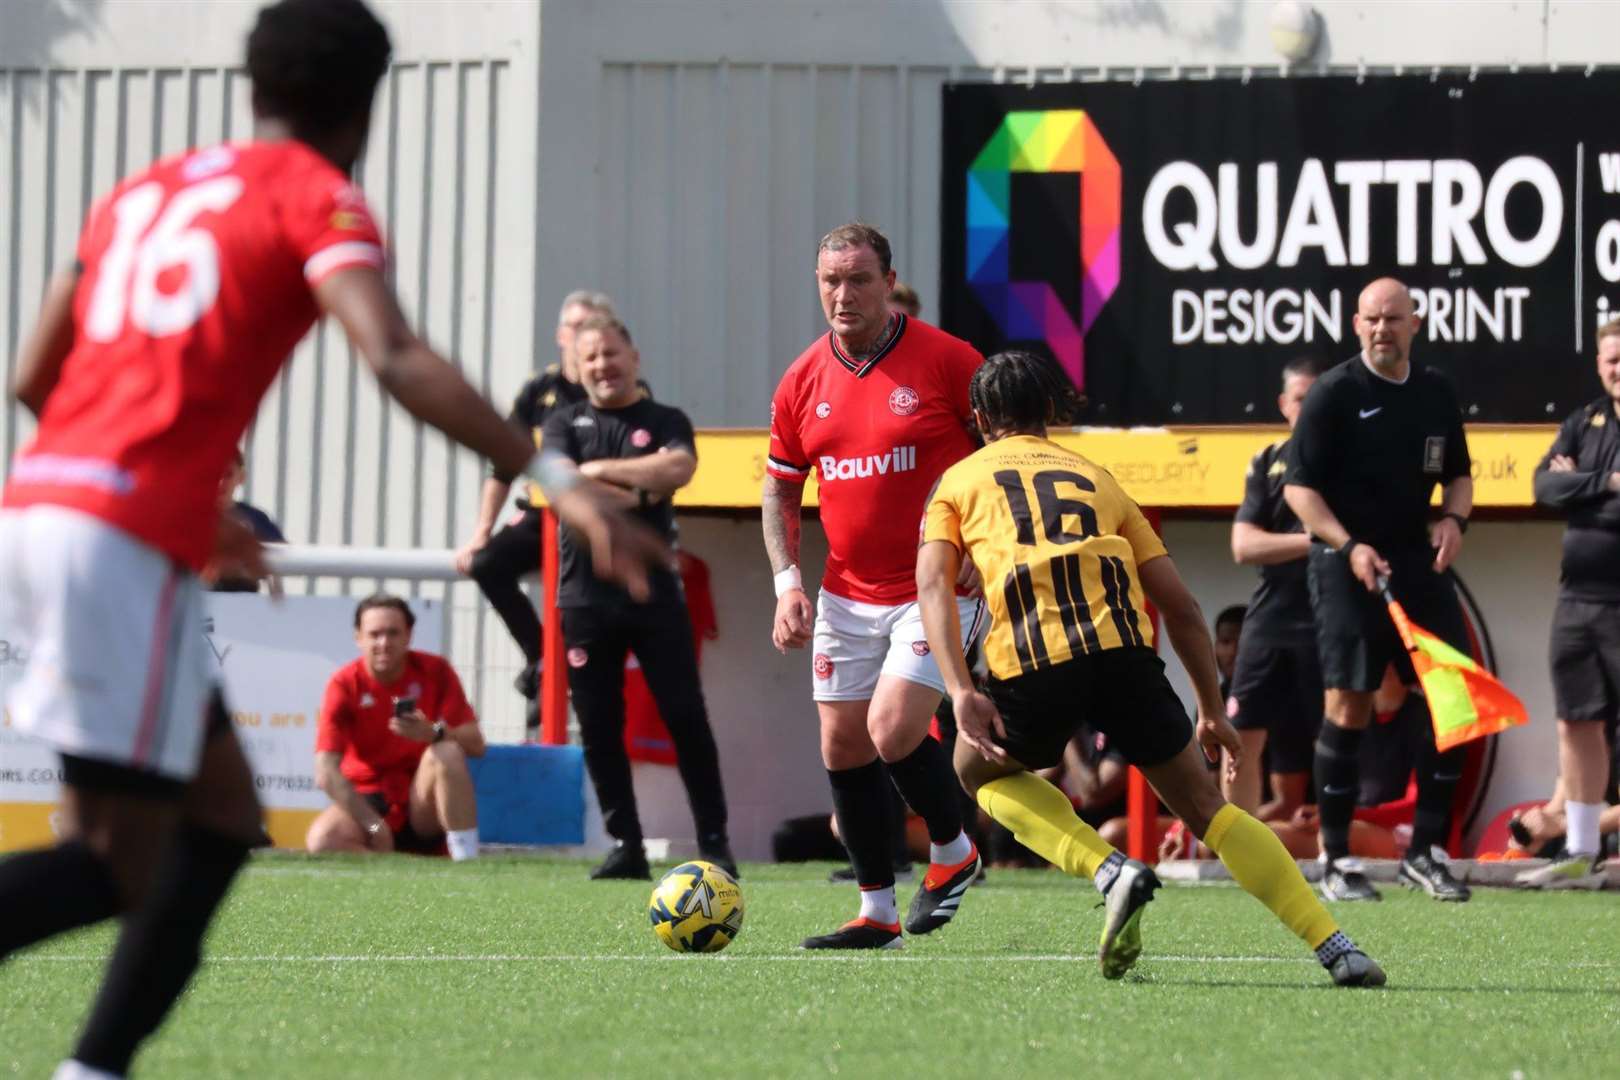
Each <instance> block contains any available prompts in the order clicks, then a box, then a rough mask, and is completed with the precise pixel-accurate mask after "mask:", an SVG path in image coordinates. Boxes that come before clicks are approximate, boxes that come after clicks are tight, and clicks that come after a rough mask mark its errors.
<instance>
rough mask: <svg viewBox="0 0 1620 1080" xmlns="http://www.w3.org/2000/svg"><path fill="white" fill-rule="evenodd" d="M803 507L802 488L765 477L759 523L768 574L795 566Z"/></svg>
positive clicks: (800, 485) (798, 485)
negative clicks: (768, 559)
mask: <svg viewBox="0 0 1620 1080" xmlns="http://www.w3.org/2000/svg"><path fill="white" fill-rule="evenodd" d="M803 505H804V486H803V485H802V484H791V483H788V482H787V481H785V480H778V479H777V478H776V477H774V476H770V475H767V476H766V477H765V489H764V491H763V493H762V494H761V496H760V520H761V523H762V524H763V526H764V529H765V554H766V555H768V556H769V557H770V560H771V573H773V574H777V573H781V572H782V571H783V570H786V569H787V568H788V567H790V566H797V565H798V562H799V524H800V513H801V509H802V507H803Z"/></svg>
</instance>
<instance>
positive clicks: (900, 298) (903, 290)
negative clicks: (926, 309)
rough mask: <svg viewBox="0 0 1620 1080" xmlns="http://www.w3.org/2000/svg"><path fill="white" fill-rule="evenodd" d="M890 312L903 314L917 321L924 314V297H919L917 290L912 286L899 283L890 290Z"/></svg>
mask: <svg viewBox="0 0 1620 1080" xmlns="http://www.w3.org/2000/svg"><path fill="white" fill-rule="evenodd" d="M889 310H890V311H898V312H901V313H902V314H905V315H909V316H911V317H912V318H913V319H915V318H916V317H917V316H919V315H921V314H922V297H920V296H918V295H917V290H916V289H913V288H912V287H911V286H910V285H907V284H906V283H905V282H903V281H897V282H895V283H894V288H892V289H890V290H889Z"/></svg>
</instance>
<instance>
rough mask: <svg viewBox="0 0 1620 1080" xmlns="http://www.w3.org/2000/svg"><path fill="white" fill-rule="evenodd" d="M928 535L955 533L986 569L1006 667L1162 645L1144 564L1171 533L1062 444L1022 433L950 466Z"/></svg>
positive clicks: (993, 632) (1010, 670) (989, 654)
mask: <svg viewBox="0 0 1620 1080" xmlns="http://www.w3.org/2000/svg"><path fill="white" fill-rule="evenodd" d="M922 540H923V542H924V543H927V542H928V541H930V540H944V541H946V542H948V543H951V544H953V545H955V546H956V548H957V550H958V551H961V552H963V553H965V554H966V555H967V556H968V557H969V558H971V559H972V560H973V563H974V565H975V566H977V567H978V568H979V574H980V576H981V577H982V578H983V579H984V592H985V598H986V600H988V601H989V604H990V615H991V625H990V632H989V634H988V635H987V636H986V638H985V644H984V654H985V660H986V662H987V663H988V664H989V666H990V673H991V674H992V675H995V676H996V677H997V678H1000V679H1010V678H1012V677H1014V676H1016V675H1019V674H1023V673H1027V672H1031V671H1034V670H1036V669H1037V668H1044V667H1050V666H1052V665H1053V664H1060V663H1062V662H1063V661H1065V660H1068V659H1070V658H1072V657H1075V656H1081V655H1084V654H1086V653H1094V652H1097V651H1099V650H1102V649H1116V648H1120V647H1124V646H1132V645H1144V646H1152V644H1153V626H1152V624H1151V623H1150V622H1149V620H1148V617H1147V614H1146V607H1145V605H1144V603H1143V599H1142V585H1141V582H1140V581H1139V580H1138V574H1137V567H1139V566H1141V565H1142V564H1143V563H1145V562H1147V561H1148V560H1150V559H1156V558H1158V557H1159V556H1160V555H1164V554H1166V552H1165V548H1164V543H1163V542H1162V541H1161V540H1160V539H1159V537H1158V534H1157V533H1155V532H1154V531H1153V526H1152V525H1150V524H1148V521H1147V518H1145V517H1143V516H1142V511H1141V509H1140V508H1139V507H1138V506H1137V505H1136V503H1135V502H1134V501H1132V500H1131V498H1130V496H1128V495H1126V494H1125V492H1124V491H1123V490H1122V489H1121V488H1120V486H1119V483H1118V482H1117V481H1116V480H1115V479H1114V477H1113V476H1112V475H1111V474H1110V473H1109V472H1108V470H1107V469H1104V468H1103V467H1101V466H1100V465H1096V464H1094V463H1092V462H1090V461H1087V460H1086V459H1085V458H1083V457H1081V456H1080V455H1079V454H1076V453H1073V452H1072V451H1069V450H1065V449H1064V448H1063V447H1061V446H1059V445H1057V444H1056V443H1053V442H1049V441H1048V440H1046V439H1042V438H1037V437H1036V436H1033V435H1015V436H1013V437H1011V438H1006V439H1000V440H997V441H996V442H993V443H991V444H990V445H988V446H986V447H984V448H983V449H981V450H979V451H978V452H977V453H975V454H973V455H972V456H970V457H967V458H964V459H963V460H961V461H959V462H957V463H956V464H955V465H953V466H951V467H950V468H949V469H947V470H946V471H945V475H944V476H942V477H940V480H939V485H938V487H936V488H935V489H934V494H933V497H932V498H931V499H930V500H929V502H928V510H927V515H926V517H925V518H924V520H923V535H922Z"/></svg>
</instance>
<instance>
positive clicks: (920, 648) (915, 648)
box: [911, 641, 928, 656]
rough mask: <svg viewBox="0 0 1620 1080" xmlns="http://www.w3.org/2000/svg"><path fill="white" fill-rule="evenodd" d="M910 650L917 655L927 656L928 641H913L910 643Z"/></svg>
mask: <svg viewBox="0 0 1620 1080" xmlns="http://www.w3.org/2000/svg"><path fill="white" fill-rule="evenodd" d="M911 651H912V652H914V653H916V654H917V655H918V656H927V655H928V642H926V641H913V642H912V643H911Z"/></svg>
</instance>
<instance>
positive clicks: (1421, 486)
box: [1283, 278, 1474, 900]
mask: <svg viewBox="0 0 1620 1080" xmlns="http://www.w3.org/2000/svg"><path fill="white" fill-rule="evenodd" d="M1419 324H1420V320H1419V319H1418V317H1417V315H1416V314H1415V312H1414V310H1413V306H1412V295H1411V293H1410V292H1408V291H1407V288H1406V286H1405V285H1403V284H1401V282H1399V281H1396V280H1395V279H1394V278H1379V279H1378V280H1377V281H1374V282H1373V283H1372V284H1370V285H1368V286H1367V287H1366V288H1365V289H1363V290H1362V292H1361V296H1360V298H1359V299H1358V300H1357V302H1356V314H1355V319H1354V325H1355V329H1356V336H1357V337H1358V338H1360V339H1361V350H1362V351H1361V353H1360V354H1359V355H1357V356H1353V357H1351V358H1350V359H1349V360H1346V361H1345V362H1344V363H1342V364H1340V365H1339V366H1338V367H1335V368H1333V369H1332V370H1331V371H1329V372H1328V373H1327V374H1325V375H1323V376H1322V377H1321V378H1320V379H1318V380H1317V382H1316V385H1315V386H1314V387H1312V389H1311V391H1310V393H1309V394H1308V395H1307V396H1306V398H1305V403H1304V406H1303V407H1302V409H1301V410H1300V416H1299V422H1298V423H1297V424H1296V425H1295V427H1294V436H1293V439H1292V442H1291V446H1290V453H1289V464H1288V483H1287V485H1286V486H1285V487H1284V489H1283V495H1284V498H1286V499H1287V500H1288V505H1289V506H1290V507H1292V508H1293V511H1294V513H1295V514H1297V515H1298V516H1299V519H1300V521H1302V522H1304V524H1305V528H1306V530H1307V531H1308V532H1309V533H1310V534H1311V536H1312V538H1313V539H1312V543H1311V549H1310V554H1309V556H1308V557H1307V558H1308V564H1307V571H1306V572H1307V580H1308V583H1309V586H1310V593H1311V610H1312V614H1313V616H1314V618H1315V621H1316V643H1317V652H1318V655H1319V656H1320V658H1321V661H1322V683H1323V686H1324V687H1325V689H1326V702H1325V706H1326V707H1325V712H1326V717H1325V719H1326V721H1327V722H1326V723H1325V724H1323V725H1322V733H1321V735H1320V736H1319V737H1318V739H1317V743H1316V760H1315V770H1314V771H1315V775H1316V786H1317V806H1318V808H1319V810H1320V815H1321V824H1322V832H1321V837H1322V853H1323V855H1324V856H1325V858H1326V860H1327V866H1326V868H1325V869H1324V872H1323V875H1322V892H1323V895H1324V896H1326V897H1327V898H1328V899H1330V900H1376V899H1378V891H1377V890H1376V889H1374V888H1373V887H1372V884H1371V883H1370V882H1369V881H1368V880H1367V878H1366V877H1365V875H1363V874H1361V873H1359V872H1357V871H1354V870H1351V869H1348V868H1346V867H1344V866H1342V865H1341V860H1343V859H1344V858H1345V857H1346V856H1348V855H1349V854H1350V818H1351V815H1352V814H1353V813H1354V811H1355V804H1356V792H1357V788H1358V781H1359V772H1360V765H1359V762H1358V760H1357V755H1358V751H1359V749H1360V746H1361V740H1362V736H1363V734H1364V733H1365V731H1366V729H1367V725H1368V723H1369V722H1370V721H1371V719H1372V702H1373V691H1374V690H1376V689H1377V688H1378V684H1379V683H1380V682H1381V681H1382V679H1383V675H1384V670H1385V669H1386V668H1387V667H1388V666H1389V664H1390V663H1392V662H1394V663H1396V664H1397V665H1398V668H1399V670H1401V671H1402V673H1403V677H1404V678H1405V680H1406V681H1407V682H1408V683H1411V682H1415V681H1416V680H1415V676H1414V675H1413V674H1412V672H1411V666H1410V662H1409V661H1408V660H1407V657H1406V651H1405V649H1404V648H1403V647H1402V646H1401V642H1400V638H1399V637H1398V636H1397V634H1396V632H1395V627H1394V624H1393V623H1392V622H1391V621H1390V617H1389V613H1388V612H1387V611H1386V610H1385V606H1384V603H1383V601H1382V600H1381V599H1380V597H1379V595H1378V578H1379V576H1380V575H1384V576H1387V577H1388V578H1389V585H1390V590H1391V591H1392V592H1393V593H1394V594H1395V597H1396V599H1398V600H1399V601H1400V602H1401V604H1402V606H1403V607H1405V609H1406V611H1407V614H1409V615H1410V616H1411V617H1412V620H1413V621H1414V622H1416V623H1419V624H1421V625H1422V626H1424V627H1425V628H1427V629H1428V630H1430V631H1432V632H1433V633H1435V634H1437V635H1438V636H1440V637H1441V638H1443V639H1445V640H1446V641H1447V642H1449V643H1450V644H1451V645H1452V646H1454V647H1456V648H1457V649H1459V650H1462V651H1464V652H1466V651H1467V650H1468V638H1467V629H1466V627H1465V625H1464V623H1463V617H1462V609H1461V607H1460V606H1459V605H1458V603H1457V596H1456V592H1455V590H1454V589H1453V587H1452V584H1451V581H1450V579H1449V578H1448V577H1447V576H1446V569H1447V568H1448V567H1449V566H1450V565H1451V563H1452V561H1453V560H1454V559H1455V558H1456V557H1457V552H1458V550H1459V549H1460V548H1461V547H1462V536H1463V532H1464V531H1465V530H1466V529H1467V527H1468V514H1469V511H1470V510H1471V509H1472V508H1473V504H1474V483H1473V480H1472V478H1471V477H1470V475H1469V459H1468V444H1467V438H1466V436H1465V435H1464V433H1463V421H1462V412H1461V410H1460V409H1459V408H1458V405H1457V397H1456V394H1455V392H1454V391H1453V390H1452V388H1451V384H1450V383H1449V382H1447V381H1446V379H1445V378H1444V377H1443V376H1442V375H1441V374H1440V373H1439V372H1437V371H1435V370H1434V369H1432V368H1422V369H1418V368H1414V367H1413V366H1412V362H1411V348H1412V339H1413V337H1414V336H1416V334H1417V331H1418V327H1419ZM1436 484H1440V485H1442V487H1443V489H1444V492H1445V495H1444V499H1443V501H1442V504H1441V511H1440V517H1439V519H1438V520H1436V521H1434V522H1432V523H1431V522H1430V520H1429V517H1430V514H1429V500H1430V498H1431V497H1432V496H1433V494H1434V487H1435V485H1436ZM1463 754H1464V752H1463V750H1462V749H1460V748H1459V749H1455V750H1451V751H1448V752H1447V753H1444V754H1442V753H1439V752H1438V751H1437V750H1436V748H1435V745H1434V737H1433V734H1432V732H1431V733H1430V734H1429V735H1428V736H1427V738H1426V739H1425V740H1424V746H1423V747H1422V748H1421V749H1420V751H1419V754H1418V762H1417V773H1418V798H1417V812H1416V815H1415V818H1414V821H1413V825H1412V843H1411V846H1410V847H1409V848H1408V849H1407V853H1406V856H1405V857H1404V858H1403V859H1402V860H1401V864H1400V867H1399V870H1398V875H1399V878H1400V880H1401V882H1402V884H1405V885H1409V886H1411V887H1413V888H1420V889H1422V890H1424V891H1425V892H1427V893H1428V894H1429V895H1430V896H1432V897H1434V898H1435V899H1437V900H1467V899H1468V898H1469V895H1470V892H1469V889H1468V887H1467V886H1466V885H1463V884H1461V883H1460V882H1458V881H1457V880H1456V879H1454V878H1453V877H1452V876H1451V874H1450V872H1449V871H1448V870H1447V869H1446V865H1445V863H1444V862H1443V861H1440V860H1437V859H1435V858H1433V857H1432V856H1431V854H1430V848H1431V846H1434V845H1441V846H1443V845H1444V844H1445V841H1446V837H1447V834H1448V833H1449V831H1450V828H1451V801H1452V793H1453V791H1454V790H1455V788H1456V786H1457V780H1458V779H1459V778H1460V776H1461V773H1462V761H1463Z"/></svg>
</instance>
